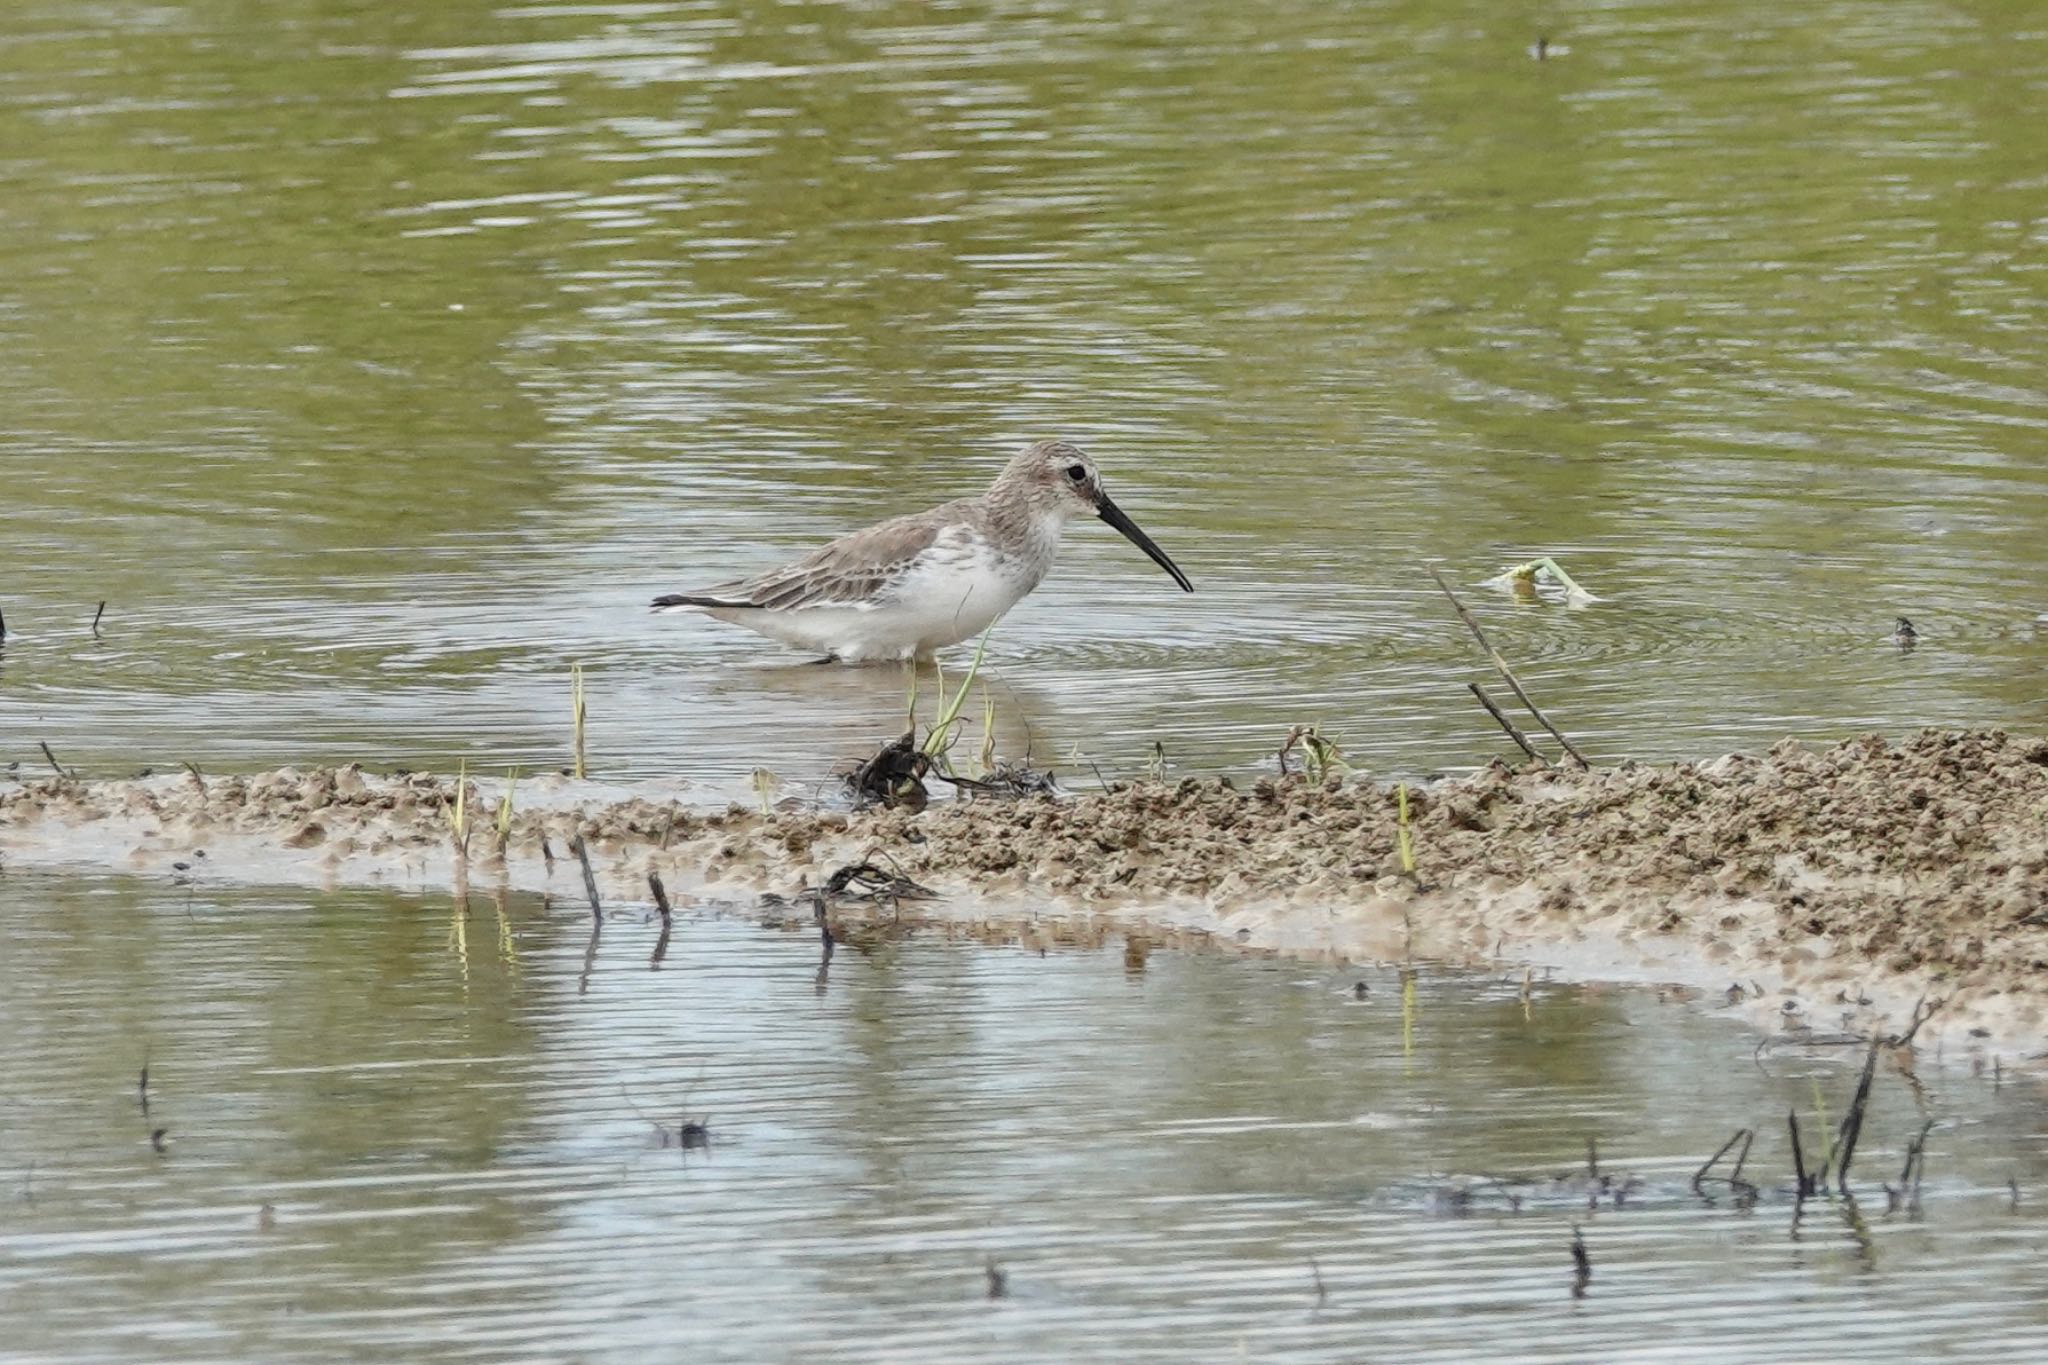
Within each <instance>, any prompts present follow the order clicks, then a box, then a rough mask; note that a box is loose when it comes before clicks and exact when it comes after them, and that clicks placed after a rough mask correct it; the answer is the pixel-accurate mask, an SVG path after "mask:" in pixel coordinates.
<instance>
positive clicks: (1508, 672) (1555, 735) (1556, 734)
mask: <svg viewBox="0 0 2048 1365" xmlns="http://www.w3.org/2000/svg"><path fill="white" fill-rule="evenodd" d="M1429 576H1430V577H1431V578H1434V579H1435V580H1436V585H1437V586H1438V587H1439V588H1442V589H1443V590H1444V596H1445V597H1448V598H1450V599H1451V608H1452V610H1454V611H1456V612H1457V613H1458V619H1459V620H1461V621H1463V622H1464V623H1465V628H1466V629H1467V630H1469V631H1471V632H1472V638H1473V639H1475V640H1477V641H1479V647H1480V648H1481V649H1483V650H1485V651H1486V657H1487V658H1488V659H1490V660H1492V662H1493V667H1494V671H1495V672H1497V673H1499V674H1500V676H1501V678H1502V680H1504V681H1505V682H1506V683H1507V685H1508V687H1509V688H1510V689H1511V690H1513V692H1514V694H1515V695H1516V696H1517V697H1519V698H1520V699H1521V702H1522V705H1524V706H1526V707H1528V708H1529V714H1530V715H1532V716H1534V717H1536V719H1537V721H1538V722H1540V723H1541V724H1542V726H1543V728H1544V729H1546V730H1548V731H1550V737H1551V738H1552V739H1554V740H1556V741H1557V742H1558V743H1559V744H1561V745H1563V746H1564V751H1565V752H1566V753H1568V754H1570V755H1571V756H1572V757H1573V758H1575V759H1577V760H1578V761H1579V766H1580V767H1582V768H1590V767H1592V766H1593V765H1592V764H1590V763H1588V762H1586V756H1585V755H1584V754H1582V753H1580V752H1579V751H1578V750H1577V749H1576V748H1574V747H1573V746H1572V742H1571V741H1570V740H1568V739H1566V738H1565V737H1564V731H1562V730H1560V729H1558V728H1557V727H1556V726H1555V725H1552V724H1551V723H1550V717H1549V716H1546V715H1544V714H1543V708H1542V707H1540V706H1538V705H1537V704H1536V703H1535V702H1533V701H1530V700H1529V694H1528V693H1527V692H1525V691H1523V690H1522V684H1521V682H1520V681H1519V680H1517V679H1516V677H1515V673H1514V670H1513V669H1511V668H1509V667H1508V661H1507V660H1506V659H1503V658H1501V656H1500V651H1499V650H1497V649H1495V648H1494V647H1493V643H1492V642H1491V641H1490V640H1488V639H1487V638H1486V632H1485V631H1484V630H1481V629H1480V628H1479V621H1478V618H1476V617H1474V616H1473V615H1472V613H1471V612H1469V611H1467V610H1465V604H1464V603H1463V602H1460V601H1459V600H1458V594H1456V593H1454V592H1452V591H1451V585H1450V584H1449V583H1446V582H1445V581H1444V576H1443V575H1442V574H1440V573H1438V572H1437V571H1436V568H1435V566H1433V565H1432V566H1431V567H1430V570H1429Z"/></svg>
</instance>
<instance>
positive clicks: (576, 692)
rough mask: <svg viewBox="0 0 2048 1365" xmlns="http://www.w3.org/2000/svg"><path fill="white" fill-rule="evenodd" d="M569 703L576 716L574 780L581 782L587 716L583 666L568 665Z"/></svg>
mask: <svg viewBox="0 0 2048 1365" xmlns="http://www.w3.org/2000/svg"><path fill="white" fill-rule="evenodd" d="M569 703H570V705H571V707H572V708H574V710H575V714H576V780H577V781H578V782H581V781H582V780H583V774H584V767H585V765H584V760H583V722H584V719H585V717H586V715H587V714H588V713H587V711H586V710H585V707H584V704H583V665H582V664H580V663H579V664H570V665H569Z"/></svg>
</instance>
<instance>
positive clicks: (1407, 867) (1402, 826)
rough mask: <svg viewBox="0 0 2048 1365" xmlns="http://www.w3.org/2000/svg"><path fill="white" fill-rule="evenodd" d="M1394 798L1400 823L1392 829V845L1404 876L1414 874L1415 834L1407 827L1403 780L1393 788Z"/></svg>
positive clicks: (1404, 784)
mask: <svg viewBox="0 0 2048 1365" xmlns="http://www.w3.org/2000/svg"><path fill="white" fill-rule="evenodd" d="M1394 800H1395V801H1396V802H1397V803H1398V806H1399V810H1400V817H1399V819H1400V823H1399V824H1398V825H1397V826H1396V827H1395V831H1394V847H1395V850H1396V851H1397V852H1398V853H1399V854H1400V858H1401V873H1402V875H1403V876H1406V877H1413V876H1414V875H1415V836H1414V834H1413V833H1411V832H1410V830H1409V827H1408V784H1407V783H1406V782H1403V783H1402V784H1401V785H1400V786H1398V787H1396V788H1394Z"/></svg>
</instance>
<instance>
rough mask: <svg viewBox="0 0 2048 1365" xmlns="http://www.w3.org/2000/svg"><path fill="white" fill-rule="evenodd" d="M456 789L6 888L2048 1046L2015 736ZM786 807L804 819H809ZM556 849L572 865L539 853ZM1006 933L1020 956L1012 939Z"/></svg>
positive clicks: (2032, 765)
mask: <svg viewBox="0 0 2048 1365" xmlns="http://www.w3.org/2000/svg"><path fill="white" fill-rule="evenodd" d="M502 790H503V788H502V784H498V783H493V782H486V781H474V782H472V783H471V784H470V788H469V794H468V796H467V797H466V799H465V800H464V802H463V816H464V818H465V820H466V823H467V825H468V828H469V837H468V852H467V855H466V856H464V857H461V858H458V857H457V856H456V853H455V849H456V843H457V841H456V838H455V834H454V824H453V820H452V818H451V817H452V815H453V811H454V798H455V783H454V782H453V781H452V780H447V779H439V778H433V777H428V776H424V775H417V774H415V775H409V776H394V777H381V776H373V775H371V774H368V773H364V772H362V771H360V770H359V769H356V768H354V767H349V768H342V769H321V770H314V771H306V772H299V771H294V770H290V769H283V770H279V771H276V772H271V773H263V774H258V775H254V776H206V777H202V776H198V775H194V774H189V773H185V774H180V775H177V776H174V777H172V776H160V777H151V778H140V779H134V780H127V781H77V780H69V779H65V778H58V777H54V776H53V777H51V778H48V779H44V780H38V781H28V782H20V783H14V784H9V785H6V786H0V859H4V860H5V862H6V864H8V865H11V866H19V867H32V866H35V867H42V866H91V867H97V868H100V869H104V870H119V871H139V872H153V873H161V874H170V875H178V876H188V877H203V878H228V879H234V880H239V881H279V882H290V883H302V884H303V883H314V884H337V883H348V882H353V883H383V884H396V885H407V886H419V887H425V888H435V887H440V888H448V887H452V886H456V885H458V883H461V882H466V883H467V884H468V885H469V886H470V887H472V888H477V889H488V888H491V887H495V886H499V885H506V886H511V887H515V888H520V889H540V890H551V891H554V892H557V893H559V894H562V895H564V896H573V897H575V898H577V899H578V900H580V899H581V897H582V891H581V880H580V872H579V871H578V869H577V867H576V864H575V862H574V860H573V858H571V857H570V855H569V852H568V849H569V844H570V840H571V839H572V838H573V837H574V836H576V835H581V836H582V837H583V838H584V839H585V840H586V841H587V846H588V848H589V850H590V853H591V856H592V858H593V861H594V863H595V865H596V870H597V873H598V879H599V885H600V888H601V890H602V891H603V892H604V894H605V895H606V897H607V898H608V899H615V900H618V901H626V902H633V903H643V904H644V903H645V902H647V900H648V895H649V893H648V890H647V875H648V874H649V873H650V872H658V873H659V874H660V875H661V876H662V877H663V878H664V880H665V881H666V882H667V884H668V886H669V888H670V890H671V891H672V892H674V893H676V894H677V895H678V897H679V898H685V897H687V898H695V899H703V900H714V901H720V902H727V903H729V902H733V901H739V902H741V903H743V904H746V905H749V906H758V905H760V904H761V903H762V897H763V896H764V895H767V896H769V897H783V898H787V897H791V896H794V895H796V894H798V893H799V892H801V891H802V890H803V889H804V888H807V887H817V886H819V885H821V884H822V883H824V882H825V881H826V879H827V878H828V877H829V876H830V874H831V873H832V872H833V871H834V870H835V869H837V868H840V867H842V866H845V865H847V864H849V863H854V862H859V861H862V860H872V861H876V862H884V863H886V864H887V865H889V866H890V867H892V868H894V869H896V870H898V871H900V872H901V873H902V874H903V875H906V876H908V877H911V878H914V879H916V880H917V881H918V882H921V883H923V884H925V885H927V886H929V887H931V888H933V889H934V890H935V891H937V892H939V893H940V897H939V899H938V900H936V901H930V902H918V903H906V904H905V905H903V906H902V907H900V910H898V909H889V910H885V911H877V910H875V908H874V907H865V908H864V907H862V906H859V905H855V904H842V905H835V906H834V907H833V913H834V915H835V916H838V917H841V918H842V919H844V920H845V921H846V922H847V923H848V924H849V925H850V924H852V923H853V922H855V921H857V920H858V919H859V918H861V917H862V916H863V915H864V914H865V915H869V916H872V915H874V914H877V913H881V914H887V915H895V914H898V913H901V914H902V915H905V916H910V917H914V918H924V919H928V920H939V921H946V922H950V923H954V924H967V923H981V924H985V925H994V926H999V927H1001V926H1008V927H1009V928H1013V929H1015V930H1016V932H1020V933H1021V932H1028V931H1029V930H1030V926H1032V925H1034V924H1038V925H1050V924H1052V923H1054V922H1061V923H1065V924H1067V925H1068V927H1069V928H1071V927H1072V925H1073V924H1074V923H1075V922H1077V921H1085V922H1087V923H1089V924H1092V925H1094V926H1096V927H1097V928H1098V929H1100V928H1104V927H1107V928H1111V929H1115V928H1121V929H1125V930H1130V931H1137V932H1143V933H1157V934H1166V935H1172V936H1174V937H1176V938H1186V937H1194V938H1204V939H1209V940H1213V941H1215V942H1219V943H1222V944H1225V945H1230V946H1236V947H1241V948H1246V949H1252V950H1260V951H1276V952H1284V953H1290V954H1299V955H1303V956H1310V957H1318V958H1325V959H1334V960H1380V961H1384V960H1397V959H1400V958H1403V957H1405V956H1410V955H1413V956H1416V957H1420V958H1428V959H1432V960H1440V961H1448V962H1456V963H1485V964H1490V965H1496V966H1508V967H1512V966H1513V965H1514V964H1524V963H1526V964H1533V965H1536V966H1540V967H1543V968H1545V969H1550V970H1555V971H1560V972H1562V973H1564V974H1566V975H1569V976H1573V977H1577V978H1581V979H1635V980H1662V981H1672V982H1677V983H1682V984H1688V985H1691V986H1695V987H1699V988H1701V989H1705V990H1714V991H1720V992H1725V994H1726V996H1727V999H1728V1001H1729V1003H1730V1004H1731V1005H1739V1006H1740V1007H1742V1008H1744V1009H1746V1010H1748V1011H1749V1012H1751V1013H1752V1014H1753V1015H1754V1016H1755V1017H1757V1018H1758V1019H1759V1020H1760V1021H1765V1022H1767V1023H1768V1024H1769V1026H1771V1027H1773V1028H1774V1029H1780V1030H1784V1029H1789V1030H1793V1031H1795V1032H1797V1031H1801V1030H1812V1031H1815V1032H1816V1033H1818V1034H1828V1033H1836V1032H1842V1031H1855V1030H1864V1029H1868V1028H1870V1027H1874V1026H1878V1025H1879V1024H1885V1025H1889V1026H1894V1027H1896V1026H1897V1025H1898V1024H1900V1023H1903V1021H1904V1019H1905V1017H1906V1015H1907V1014H1908V1012H1909V1011H1910V1009H1911V1007H1912V1005H1913V1003H1914V1001H1915V1000H1917V999H1919V998H1921V997H1922V996H1930V997H1938V998H1941V999H1943V1000H1944V1001H1945V1002H1946V1004H1945V1007H1944V1008H1943V1009H1942V1011H1941V1013H1940V1014H1939V1015H1938V1016H1937V1018H1936V1020H1935V1021H1934V1022H1933V1023H1931V1024H1930V1025H1929V1026H1928V1030H1927V1032H1926V1034H1924V1035H1923V1036H1924V1037H1926V1038H1930V1039H1934V1040H1937V1041H1938V1043H1939V1045H1941V1046H1944V1047H1947V1046H1958V1047H1963V1048H1976V1049H1979V1050H1981V1049H1983V1048H1985V1047H1994V1048H1996V1049H1997V1050H1998V1052H1999V1053H2000V1055H2001V1056H2002V1057H2003V1058H2004V1059H2005V1060H2006V1061H2007V1062H2008V1064H2010V1063H2011V1062H2013V1061H2015V1060H2019V1059H2020V1058H2022V1057H2025V1056H2027V1055H2030V1054H2033V1053H2036V1052H2041V1051H2043V1050H2044V1049H2048V739H2036V738H2016V737H2012V736H2008V735H2006V734H2004V733H2003V732H2000V731H1976V732H1964V733H1957V732H1934V731H1929V732H1923V733H1921V734H1919V735H1915V736H1912V737H1910V738H1906V739H1903V740H1900V741H1896V742H1887V741H1885V740H1883V739H1880V738H1878V737H1875V736H1866V737H1863V738H1859V739H1856V740H1851V741H1848V742H1846V743H1842V744H1839V745H1835V746H1832V747H1809V746H1806V745H1802V744H1798V743H1795V742H1791V741H1786V742H1784V743H1781V744H1779V745H1778V746H1776V747H1775V748H1773V749H1772V750H1770V751H1769V752H1768V753H1765V754H1762V755H1755V756H1748V755H1728V756H1724V757H1722V758H1718V759H1715V760H1713V761H1710V762H1703V763H1692V764H1660V765H1649V764H1640V765H1639V764H1623V765H1621V766H1620V767H1617V768H1612V769H1603V770H1599V771H1594V772H1586V771H1580V770H1575V769H1574V770H1559V769H1549V770H1538V769H1533V768H1523V769H1515V768H1510V767H1507V766H1505V765H1502V764H1495V765H1494V766H1492V767H1489V768H1485V769H1482V770H1480V771H1479V772H1477V773H1474V774H1471V775H1469V776H1465V777H1459V778H1455V779H1450V780H1446V781H1443V782H1440V783H1437V784H1434V785H1432V786H1428V787H1419V788H1411V789H1410V792H1409V803H1410V818H1411V824H1410V828H1409V833H1410V836H1411V839H1412V845H1413V850H1414V858H1415V874H1414V875H1413V876H1412V877H1411V876H1409V875H1405V874H1404V873H1403V871H1402V868H1401V865H1400V860H1399V856H1398V853H1397V841H1398V834H1399V815H1398V811H1397V800H1396V796H1395V793H1394V790H1393V789H1392V788H1391V787H1388V786H1383V785H1378V784H1375V783H1372V782H1368V781H1365V780H1363V779H1360V778H1349V779H1345V780H1338V779H1334V778H1333V779H1330V780H1328V781H1326V782H1325V783H1323V784H1321V785H1316V784H1312V783H1310V782H1309V781H1307V780H1306V779H1304V778H1301V777H1298V776H1290V777H1286V778H1260V779H1256V780H1249V781H1247V780H1242V779H1240V780H1239V781H1237V782H1236V783H1235V784H1233V783H1231V782H1230V781H1227V780H1215V779H1212V780H1196V779H1189V780H1184V781H1181V782H1178V783H1127V784H1116V785H1113V786H1112V788H1111V790H1109V791H1107V792H1096V793H1089V794H1080V795H1073V796H1068V797H1064V798H1059V799H1052V798H1044V797H1036V798H1026V799H1022V800H1002V801H998V800H977V801H961V802H937V803H934V804H933V805H931V806H930V807H928V808H927V809H925V810H923V811H921V812H916V813H912V812H908V811H901V810H896V811H887V810H870V811H864V812H850V811H839V810H824V809H817V808H815V807H805V808H800V809H776V810H773V811H770V812H767V813H764V812H763V811H761V810H760V809H758V808H749V807H744V806H739V805H729V806H725V807H723V808H719V809H707V808H705V807H704V805H703V804H702V802H703V797H702V796H701V795H696V796H695V797H694V799H693V794H692V793H691V792H689V791H687V790H680V789H678V790H671V791H668V792H664V793H656V794H650V793H645V792H643V793H639V794H634V793H628V792H622V791H618V790H605V789H602V788H597V787H594V786H592V785H591V784H578V783H570V782H567V781H565V780H555V779H547V780H543V781H540V782H531V781H530V782H524V783H521V784H519V786H518V788H517V789H516V791H515V807H514V811H513V814H512V818H511V821H510V830H509V838H507V839H506V840H505V841H504V846H503V851H502V854H501V853H500V851H499V837H498V828H497V819H498V811H497V803H498V800H499V797H500V795H501V794H502ZM786 804H788V803H786ZM544 848H545V851H546V852H551V853H552V854H553V855H554V860H555V861H554V863H553V864H552V865H550V863H549V862H548V860H547V858H546V857H545V855H544ZM1005 931H1006V932H1007V931H1008V930H1007V929H1006V930H1005Z"/></svg>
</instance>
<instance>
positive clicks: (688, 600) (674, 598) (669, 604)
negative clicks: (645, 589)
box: [653, 592, 753, 611]
mask: <svg viewBox="0 0 2048 1365" xmlns="http://www.w3.org/2000/svg"><path fill="white" fill-rule="evenodd" d="M752 605H753V603H751V602H733V601H729V600H727V599H726V598H723V597H706V596H705V595H704V594H703V593H695V592H671V593H664V594H663V595H662V596H660V597H657V598H655V599H654V602H653V606H654V609H655V610H656V611H688V610H689V609H690V608H691V607H725V608H728V609H734V610H741V611H744V610H745V609H746V608H748V607H750V606H752Z"/></svg>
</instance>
